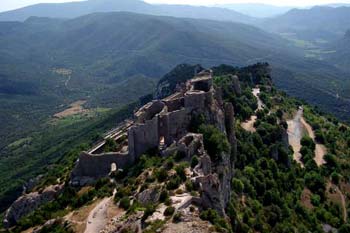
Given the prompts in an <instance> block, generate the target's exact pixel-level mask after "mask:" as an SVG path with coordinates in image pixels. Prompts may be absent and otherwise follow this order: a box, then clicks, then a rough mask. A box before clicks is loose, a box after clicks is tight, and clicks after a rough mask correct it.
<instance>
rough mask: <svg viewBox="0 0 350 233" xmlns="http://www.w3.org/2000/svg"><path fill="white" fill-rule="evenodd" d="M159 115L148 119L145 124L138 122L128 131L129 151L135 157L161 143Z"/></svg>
mask: <svg viewBox="0 0 350 233" xmlns="http://www.w3.org/2000/svg"><path fill="white" fill-rule="evenodd" d="M158 124H159V116H158V115H157V116H155V117H154V118H153V119H151V120H148V121H146V122H145V123H144V124H136V125H135V126H133V127H131V128H130V129H129V131H128V142H129V153H130V155H131V157H133V159H137V158H138V157H139V156H140V155H142V154H143V153H145V152H146V151H147V150H149V149H151V148H154V147H158V145H159V139H160V136H159V130H158Z"/></svg>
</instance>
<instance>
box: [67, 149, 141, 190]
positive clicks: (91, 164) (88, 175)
mask: <svg viewBox="0 0 350 233" xmlns="http://www.w3.org/2000/svg"><path fill="white" fill-rule="evenodd" d="M133 162H134V160H133V159H132V158H131V157H130V156H129V154H128V153H120V152H115V153H104V154H99V155H92V154H89V153H87V152H82V153H81V155H80V156H79V160H78V161H77V163H76V166H75V168H74V169H73V171H72V174H71V177H72V179H71V183H72V184H73V185H74V186H84V185H87V184H90V183H93V182H94V181H95V180H96V179H99V178H102V177H106V176H108V175H109V173H110V172H111V168H112V164H115V165H116V167H117V169H124V168H126V167H128V166H130V165H132V164H133Z"/></svg>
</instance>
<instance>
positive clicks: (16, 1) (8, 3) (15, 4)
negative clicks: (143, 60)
mask: <svg viewBox="0 0 350 233" xmlns="http://www.w3.org/2000/svg"><path fill="white" fill-rule="evenodd" d="M72 1H81V0H0V11H6V10H12V9H16V8H20V7H23V6H28V5H32V4H35V3H42V2H51V3H52V2H72ZM146 1H147V2H151V3H170V4H173V3H177V4H192V5H210V4H220V3H249V2H255V3H267V4H274V5H284V6H309V5H319V4H327V3H340V2H341V3H350V0H247V1H244V0H146Z"/></svg>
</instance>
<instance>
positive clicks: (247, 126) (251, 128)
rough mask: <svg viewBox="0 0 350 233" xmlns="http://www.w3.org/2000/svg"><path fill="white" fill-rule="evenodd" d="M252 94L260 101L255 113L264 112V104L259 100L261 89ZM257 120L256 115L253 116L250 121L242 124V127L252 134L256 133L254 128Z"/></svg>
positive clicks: (254, 90) (256, 89)
mask: <svg viewBox="0 0 350 233" xmlns="http://www.w3.org/2000/svg"><path fill="white" fill-rule="evenodd" d="M252 93H253V95H254V96H255V97H256V98H257V100H258V108H257V109H256V110H255V113H256V112H257V111H258V110H262V109H263V108H264V104H263V102H262V101H261V99H260V98H259V94H260V88H258V87H256V88H253V90H252ZM256 119H257V116H256V115H253V116H251V117H250V119H249V120H247V121H245V122H242V123H241V127H242V128H243V129H245V130H246V131H249V132H251V133H254V132H256V129H255V127H254V123H255V122H256Z"/></svg>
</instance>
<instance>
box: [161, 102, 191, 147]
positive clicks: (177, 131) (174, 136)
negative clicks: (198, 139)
mask: <svg viewBox="0 0 350 233" xmlns="http://www.w3.org/2000/svg"><path fill="white" fill-rule="evenodd" d="M164 117H165V124H166V127H167V132H165V143H166V144H167V145H170V144H171V143H173V141H174V140H178V139H179V138H181V137H182V136H184V135H185V134H186V133H187V129H188V126H189V124H190V122H191V117H190V115H189V114H188V112H187V110H186V109H181V110H177V111H174V112H170V113H168V114H167V115H165V116H164Z"/></svg>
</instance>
